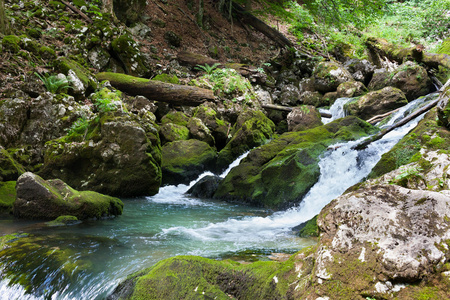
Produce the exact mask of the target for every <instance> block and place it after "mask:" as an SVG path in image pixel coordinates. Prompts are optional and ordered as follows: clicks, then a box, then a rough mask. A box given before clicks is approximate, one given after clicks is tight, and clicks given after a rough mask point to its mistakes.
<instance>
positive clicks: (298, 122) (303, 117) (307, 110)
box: [287, 105, 323, 131]
mask: <svg viewBox="0 0 450 300" xmlns="http://www.w3.org/2000/svg"><path fill="white" fill-rule="evenodd" d="M287 123H288V130H289V131H303V130H307V129H311V128H314V127H317V126H321V125H323V124H322V119H321V116H320V112H319V111H318V110H317V109H316V108H315V107H314V106H310V105H302V106H298V107H294V108H293V109H292V111H291V112H290V113H289V114H288V115H287Z"/></svg>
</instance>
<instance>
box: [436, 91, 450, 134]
mask: <svg viewBox="0 0 450 300" xmlns="http://www.w3.org/2000/svg"><path fill="white" fill-rule="evenodd" d="M440 99H441V100H440V101H439V103H438V105H437V114H438V118H439V125H442V126H444V127H447V128H449V129H450V86H448V87H447V88H446V89H445V90H444V91H443V92H442V93H441V95H440Z"/></svg>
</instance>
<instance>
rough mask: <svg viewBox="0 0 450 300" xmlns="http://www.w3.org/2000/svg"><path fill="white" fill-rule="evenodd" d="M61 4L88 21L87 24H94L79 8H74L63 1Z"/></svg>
mask: <svg viewBox="0 0 450 300" xmlns="http://www.w3.org/2000/svg"><path fill="white" fill-rule="evenodd" d="M61 2H62V3H63V4H64V5H65V6H67V7H68V8H70V9H71V10H72V11H73V12H75V13H77V14H79V15H80V16H81V17H82V18H83V19H85V20H86V22H88V23H89V24H92V19H91V18H89V17H88V16H86V15H85V14H84V13H83V12H82V11H81V10H79V9H78V8H76V7H75V6H73V5H72V4H70V3H69V2H67V1H64V0H61Z"/></svg>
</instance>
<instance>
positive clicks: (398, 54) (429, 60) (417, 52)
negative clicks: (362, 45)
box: [366, 38, 450, 69]
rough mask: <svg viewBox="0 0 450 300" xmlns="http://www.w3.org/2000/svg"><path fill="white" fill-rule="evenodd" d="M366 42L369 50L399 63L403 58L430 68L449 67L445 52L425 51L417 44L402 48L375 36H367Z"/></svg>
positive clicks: (448, 59)
mask: <svg viewBox="0 0 450 300" xmlns="http://www.w3.org/2000/svg"><path fill="white" fill-rule="evenodd" d="M366 43H367V46H368V47H369V49H370V50H371V51H374V52H376V53H379V54H381V55H382V56H386V57H387V58H389V59H390V60H393V61H396V62H398V63H399V64H401V63H403V61H404V60H415V61H417V62H418V63H423V64H425V65H426V66H428V67H430V68H434V69H437V68H438V67H439V66H442V67H445V68H447V69H450V55H447V54H435V53H427V52H425V51H423V48H422V47H419V46H415V47H411V48H402V47H399V46H395V45H392V44H390V43H388V42H387V41H386V40H384V39H377V38H369V39H368V40H367V42H366ZM375 64H377V63H376V62H375Z"/></svg>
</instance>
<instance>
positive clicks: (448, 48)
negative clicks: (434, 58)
mask: <svg viewBox="0 0 450 300" xmlns="http://www.w3.org/2000/svg"><path fill="white" fill-rule="evenodd" d="M437 53H439V54H447V55H450V38H447V39H445V40H443V41H442V44H441V46H440V47H439V49H438V51H437Z"/></svg>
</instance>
